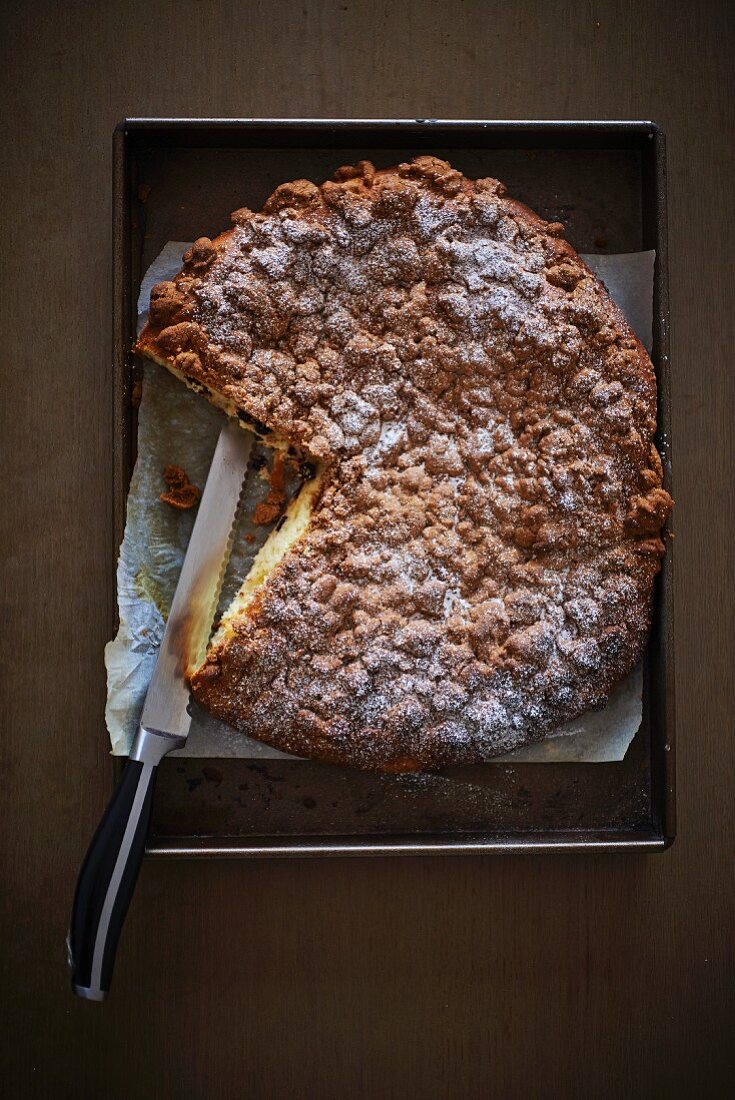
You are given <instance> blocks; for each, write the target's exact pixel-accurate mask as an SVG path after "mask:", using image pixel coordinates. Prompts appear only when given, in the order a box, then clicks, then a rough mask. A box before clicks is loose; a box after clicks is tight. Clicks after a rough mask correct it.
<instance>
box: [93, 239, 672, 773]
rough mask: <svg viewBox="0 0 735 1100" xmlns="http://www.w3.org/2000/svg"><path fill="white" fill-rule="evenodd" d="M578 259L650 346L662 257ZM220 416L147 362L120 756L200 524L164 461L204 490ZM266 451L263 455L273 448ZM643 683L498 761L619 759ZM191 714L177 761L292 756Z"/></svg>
mask: <svg viewBox="0 0 735 1100" xmlns="http://www.w3.org/2000/svg"><path fill="white" fill-rule="evenodd" d="M188 247H189V245H188V243H187V242H182V241H169V243H168V244H167V245H166V247H165V248H164V249H163V251H162V252H161V253H160V254H159V256H158V257H157V258H156V259H155V260H154V262H153V263H152V264H151V266H150V268H149V269H148V271H147V272H146V275H145V277H144V279H143V282H142V284H141V288H140V295H139V298H138V331H140V330H141V328H142V327H143V325H144V324H145V321H146V317H147V309H148V300H149V296H150V289H151V287H152V286H153V285H154V284H155V283H158V282H160V281H161V280H163V279H169V278H171V277H172V276H173V275H175V274H176V272H177V271H179V269H180V267H181V256H182V254H183V252H184V251H185V250H186V249H187V248H188ZM583 258H584V259H585V260H586V262H587V263H588V264H589V266H590V267H591V268H593V270H595V271H596V272H597V273H598V275H599V276H600V277H601V278H602V280H603V282H604V283H605V284H606V286H607V288H608V290H609V291H610V294H611V296H612V297H613V298H614V299H615V301H616V302H617V303H618V305H619V306H620V307H621V309H622V310H623V312H624V313H625V315H626V317H627V318H628V320H629V322H630V324H631V325H632V327H633V329H634V330H635V331H636V332H637V334H638V336H639V338H640V339H641V341H642V342H643V343H644V344H645V346H646V347H647V348H648V349H649V350H650V347H651V331H652V320H653V304H652V301H653V269H654V262H655V253H654V252H636V253H630V254H627V255H605V256H603V255H599V256H593V255H588V256H584V257H583ZM222 415H223V414H222V413H220V412H218V411H217V410H216V409H214V408H213V407H212V406H211V405H209V404H208V402H206V401H204V400H203V399H202V398H201V397H199V396H198V395H197V394H195V393H193V392H192V391H190V390H189V389H187V388H186V387H185V386H183V385H182V384H181V383H180V382H179V381H178V380H177V379H175V378H174V377H173V376H172V375H170V374H169V373H168V371H166V370H165V369H164V368H162V367H159V366H156V365H155V364H154V363H146V365H145V368H144V374H143V392H142V399H141V403H140V408H139V410H138V459H137V462H136V464H135V470H134V471H133V477H132V480H131V483H130V491H129V495H128V505H127V518H126V525H125V535H124V538H123V543H122V546H121V548H120V558H119V561H118V569H117V592H118V607H119V612H120V626H119V629H118V633H117V636H116V637H115V639H114V640H113V641H111V642H109V643H108V645H107V646H106V647H105V664H106V666H107V706H106V709H105V719H106V722H107V728H108V731H109V734H110V740H111V744H112V752H113V753H114V754H115V755H126V754H127V753H128V752H129V750H130V744H131V742H132V739H133V736H134V734H135V730H136V727H137V724H138V719H139V717H140V712H141V709H142V706H143V701H144V699H145V693H146V690H147V688H148V684H149V682H150V678H151V675H152V672H153V667H154V665H155V660H156V653H157V650H158V646H159V644H160V641H161V638H162V637H163V631H164V626H165V619H166V615H167V614H168V609H169V606H170V603H171V599H172V597H173V593H174V589H175V587H176V581H177V579H178V575H179V571H180V569H181V563H182V561H183V558H184V553H185V552H186V547H187V544H188V541H189V536H190V534H191V528H192V525H193V522H194V514H195V510H194V509H193V510H192V511H190V512H177V511H176V510H175V509H173V508H171V507H170V506H168V505H166V504H163V503H161V501H160V500H159V496H160V494H161V492H162V491H163V490H164V489H165V484H164V482H163V479H162V474H163V469H164V467H165V466H166V465H168V464H169V463H173V464H174V465H179V466H183V468H184V469H185V470H186V472H187V474H188V475H189V477H190V479H191V480H192V481H193V482H194V484H195V485H198V486H199V487H200V488H201V487H203V485H204V482H205V480H206V476H207V471H208V469H209V464H210V461H211V458H212V454H213V453H214V447H215V444H216V441H217V436H218V434H219V430H220V427H221V424H222ZM253 453H254V455H255V454H257V453H259V449H258V448H254V452H253ZM262 454H263V457H265V456H266V455H267V454H268V452H267V451H262ZM266 492H267V485H266V484H265V481H264V479H263V477H259V476H258V475H257V474H255V473H253V472H252V468H251V473H250V474H249V477H248V484H247V491H246V497H245V499H244V501H243V507H242V509H241V512H240V517H239V519H238V523H237V526H236V537H235V543H234V550H233V554H232V558H231V559H230V565H229V567H228V570H227V573H226V576H225V582H224V586H223V590H222V598H221V600H220V610H222V609H224V608H225V607H226V606H227V605H228V604H229V602H230V600H231V599H232V597H233V596H234V594H235V592H236V591H237V589H238V587H239V583H240V581H241V580H242V578H243V577H244V576H245V575H246V573H247V571H248V570H249V568H250V563H251V561H252V559H253V557H254V556H255V554H256V553H257V550H258V548H259V545H260V544H261V543H262V542H263V541H264V540H265V538H266V536H267V533H268V532H267V531H266V530H264V529H263V528H257V527H253V525H252V524H251V522H250V519H249V517H250V516H251V515H252V512H253V509H254V507H255V503H256V502H257V501H258V500H261V499H263V498H264V497H265V495H266ZM642 682H643V678H642V671H641V669H640V667H639V668H637V669H636V670H635V671H634V672H633V673H632V674H631V675H630V676H629V677H628V678H627V679H626V680H624V681H623V682H622V683H621V684H620V685H619V686H618V687H617V689H616V690H615V691H614V692H613V694H612V695H611V697H610V701H609V703H608V705H607V706H606V707H605V708H604V709H603V710H601V711H595V712H591V713H589V714H586V715H582V716H581V717H580V718H578V719H576V720H575V721H574V722H569V723H567V724H565V725H564V726H560V727H559V729H558V730H556V731H555V732H554V733H552V734H550V735H548V736H547V737H546V739H545V740H544V741H542V742H541V743H540V744H536V745H529V746H526V747H525V748H522V749H516V751H515V752H512V753H508V754H506V755H505V756H500V757H496V758H495V761H493V763H494V762H496V761H513V762H516V761H517V762H520V763H522V762H525V761H533V762H534V763H539V762H548V763H553V762H554V761H574V760H577V761H584V762H602V761H613V760H622V759H623V757H624V756H625V752H626V750H627V748H628V746H629V744H630V742H631V741H632V739H633V737H634V735H635V733H636V731H637V730H638V728H639V726H640V723H641V713H642V698H641V693H642ZM194 711H195V713H194V718H193V721H192V726H191V732H190V734H189V739H188V741H187V744H186V747H185V748H184V749H182V750H181V751H180V753H179V754H178V755H183V756H194V757H225V756H240V757H283V756H285V754H284V753H281V752H279V751H278V750H277V749H272V748H270V747H269V746H267V745H262V744H260V743H259V742H257V741H253V740H251V739H250V738H248V737H244V736H243V735H242V734H240V733H238V732H236V731H235V730H232V729H230V727H229V726H226V725H224V723H222V722H219V721H217V720H216V719H214V718H212V717H211V716H210V715H208V714H207V713H205V712H204V711H202V710H200V709H199V708H197V707H195V708H194ZM172 755H173V754H172Z"/></svg>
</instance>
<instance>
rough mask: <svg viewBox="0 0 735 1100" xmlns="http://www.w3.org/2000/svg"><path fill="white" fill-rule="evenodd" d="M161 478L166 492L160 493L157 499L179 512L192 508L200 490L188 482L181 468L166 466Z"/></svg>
mask: <svg viewBox="0 0 735 1100" xmlns="http://www.w3.org/2000/svg"><path fill="white" fill-rule="evenodd" d="M163 477H164V480H165V482H166V484H167V485H168V490H167V492H165V493H161V496H160V497H159V499H160V500H162V501H163V503H164V504H170V505H171V507H172V508H178V509H179V511H181V512H185V511H186V510H187V509H188V508H193V507H194V505H195V504H196V502H197V501H198V500H199V497H200V496H201V495H202V494H201V490H200V489H198V488H197V487H196V485H192V483H191V482H190V481H189V478H188V476H187V474H186V471H185V470H183V469H182V468H181V466H167V467H166V468H165V470H164V471H163Z"/></svg>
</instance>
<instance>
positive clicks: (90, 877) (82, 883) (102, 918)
mask: <svg viewBox="0 0 735 1100" xmlns="http://www.w3.org/2000/svg"><path fill="white" fill-rule="evenodd" d="M141 733H142V734H143V738H142V740H141ZM181 744H183V739H182V738H174V737H166V736H165V735H159V734H157V733H154V732H152V731H149V730H143V731H139V732H138V737H137V738H136V741H135V743H134V745H133V752H132V754H131V759H130V760H129V761H128V763H127V764H126V765H125V769H124V771H123V774H122V777H121V779H120V782H119V783H118V785H117V788H116V790H115V792H114V794H113V796H112V798H111V799H110V803H109V805H108V807H107V809H106V811H105V814H104V817H103V818H102V821H101V822H100V824H99V827H98V829H97V832H96V833H95V834H94V837H93V838H92V843H91V844H90V846H89V850H88V852H87V855H86V856H85V859H84V863H83V864H82V869H81V871H80V872H79V880H78V882H77V888H76V893H75V895H74V906H73V908H72V915H71V926H70V929H69V939H68V945H67V946H68V952H69V966H70V968H71V980H72V988H73V990H74V992H75V993H76V994H77V995H78V996H80V997H85V998H86V999H87V1000H90V1001H104V999H105V997H106V996H107V994H108V992H109V989H110V982H111V979H112V969H113V966H114V964H115V952H116V950H117V942H118V940H119V938H120V932H121V931H122V926H123V922H124V920H125V915H126V913H127V911H128V907H129V905H130V900H131V898H132V896H133V890H134V889H135V883H136V882H137V879H138V872H139V871H140V865H141V862H142V860H143V853H144V852H145V842H146V836H147V835H148V826H149V824H150V819H151V806H152V804H153V791H154V788H155V784H156V773H157V771H158V763H159V761H160V760H161V758H162V757H163V756H164V755H165V753H166V752H169V751H170V750H171V749H174V748H179V747H180V745H181ZM136 756H138V757H139V759H134V757H136Z"/></svg>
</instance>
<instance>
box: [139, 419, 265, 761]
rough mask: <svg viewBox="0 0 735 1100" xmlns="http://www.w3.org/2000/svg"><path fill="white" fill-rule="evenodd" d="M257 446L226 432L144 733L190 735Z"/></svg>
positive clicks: (232, 426)
mask: <svg viewBox="0 0 735 1100" xmlns="http://www.w3.org/2000/svg"><path fill="white" fill-rule="evenodd" d="M252 443H253V437H252V435H251V434H250V432H247V431H245V429H244V428H242V427H241V426H240V424H239V422H238V421H236V420H231V421H229V422H228V423H226V424H225V425H224V426H223V427H222V430H221V431H220V434H219V439H218V440H217V447H216V449H215V452H214V457H213V458H212V465H211V466H210V469H209V475H208V476H207V481H206V484H205V486H204V492H203V493H202V497H201V500H200V502H199V510H198V512H197V516H196V520H195V522H194V528H193V530H192V533H191V538H190V540H189V545H188V547H187V550H186V556H185V558H184V562H183V565H182V567H181V573H180V575H179V580H178V584H177V585H176V592H175V593H174V598H173V601H172V603H171V610H170V611H169V616H168V621H167V623H166V630H165V633H164V635H163V640H162V642H161V647H160V649H159V652H158V658H157V660H156V667H155V670H154V672H153V677H152V679H151V682H150V685H149V687H148V694H147V695H146V699H145V704H144V706H143V713H142V714H141V718H140V725H141V727H142V728H143V729H146V730H155V731H158V732H160V733H165V734H168V735H169V736H173V737H183V738H186V737H187V736H188V734H189V727H190V726H191V716H190V714H189V710H188V707H189V685H188V681H187V673H189V672H192V671H193V670H194V669H195V668H197V666H198V665H200V664H201V662H202V661H203V660H204V655H205V652H206V648H207V642H208V641H209V635H210V632H211V628H212V619H213V618H214V613H215V610H216V608H217V601H218V599H219V594H220V590H221V588H222V580H223V577H224V573H225V569H226V567H227V562H228V560H229V556H230V551H231V549H232V534H233V527H234V523H235V517H236V515H237V507H238V504H239V501H240V495H241V493H242V487H243V482H244V479H245V473H246V471H247V465H248V461H249V458H250V451H251V448H252ZM131 756H132V759H139V757H137V756H135V755H132V754H131Z"/></svg>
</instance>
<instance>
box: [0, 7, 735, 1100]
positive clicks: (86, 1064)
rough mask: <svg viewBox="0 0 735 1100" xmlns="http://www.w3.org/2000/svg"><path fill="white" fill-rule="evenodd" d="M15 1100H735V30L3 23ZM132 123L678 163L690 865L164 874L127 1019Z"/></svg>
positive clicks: (142, 936) (677, 375) (290, 15)
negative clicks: (637, 156) (526, 140)
mask: <svg viewBox="0 0 735 1100" xmlns="http://www.w3.org/2000/svg"><path fill="white" fill-rule="evenodd" d="M2 22H3V25H4V33H3V35H2V52H3V57H2V65H1V66H0V68H1V72H0V80H2V85H3V112H2V125H3V139H2V145H1V146H0V148H1V149H2V155H1V157H0V160H1V163H0V172H2V183H3V187H2V194H3V201H2V206H1V207H0V211H1V213H0V217H1V218H2V221H3V230H2V236H1V237H0V241H2V263H1V264H0V267H1V268H2V275H1V276H0V280H1V281H0V315H1V316H0V347H1V349H2V353H1V355H2V369H3V384H2V412H1V418H2V420H1V425H0V427H1V430H2V467H1V469H2V486H1V488H0V492H1V493H2V524H3V527H2V541H1V542H0V552H1V553H2V563H1V572H0V578H1V580H0V587H1V588H2V628H1V630H0V646H1V647H2V675H3V695H2V707H1V709H0V713H1V714H2V738H1V742H0V748H1V752H2V780H1V781H2V792H3V793H2V797H3V809H4V811H5V813H4V824H3V826H2V828H1V829H0V846H1V849H2V853H3V868H4V874H3V882H2V914H3V930H2V933H1V937H0V952H1V953H2V966H3V973H2V983H1V993H0V996H1V997H2V1003H3V1016H4V1019H3V1023H2V1028H1V1029H0V1045H1V1046H2V1048H3V1069H2V1072H1V1074H0V1081H2V1086H0V1087H1V1088H2V1091H3V1093H4V1095H6V1096H8V1097H11V1096H12V1097H23V1098H26V1097H36V1096H38V1097H74V1098H81V1100H83V1098H87V1097H89V1098H94V1100H98V1098H107V1097H121V1098H122V1097H126V1098H127V1097H145V1098H147V1097H155V1098H157V1100H158V1098H165V1097H204V1098H209V1097H217V1098H220V1097H221V1098H229V1097H237V1098H242V1097H248V1098H250V1097H253V1098H268V1100H270V1098H276V1100H280V1098H282V1097H283V1098H289V1097H304V1098H309V1100H311V1098H316V1100H322V1098H331V1097H334V1098H339V1100H349V1098H351V1097H357V1098H361V1097H367V1098H371V1100H372V1098H381V1100H382V1098H389V1097H406V1098H413V1097H417V1098H422V1100H423V1098H435V1097H436V1098H439V1097H441V1098H454V1097H457V1098H464V1097H467V1098H474V1097H478V1098H485V1097H491V1096H492V1097H503V1098H505V1097H516V1096H518V1097H547V1096H548V1097H565V1098H566V1097H595V1098H599V1097H638V1096H641V1097H658V1096H668V1097H670V1096H676V1097H679V1096H684V1097H690V1096H696V1097H712V1096H714V1097H716V1096H725V1095H729V1094H731V1092H730V1090H729V1089H728V1083H729V1084H730V1087H732V1075H733V1069H734V1068H735V1062H734V1057H733V1053H732V1049H733V1044H732V1031H733V1022H734V1014H733V986H734V979H735V966H734V958H733V914H734V907H733V859H732V846H733V826H734V825H735V767H734V765H735V753H734V751H733V748H734V746H733V735H734V731H733V640H734V633H735V632H734V629H733V626H734V623H733V595H732V586H733V583H734V582H735V577H734V570H733V552H732V536H733V506H734V496H733V488H732V480H733V473H734V472H735V471H734V469H733V465H734V464H733V443H732V433H731V428H730V425H731V421H732V416H733V399H734V398H735V392H734V391H735V369H734V366H733V352H732V345H733V313H732V282H733V274H734V273H733V264H732V256H733V243H734V241H733V203H732V195H733V168H734V167H735V165H734V164H733V144H732V110H733V96H732V90H733V89H732V82H733V76H732V73H733V68H732V51H733V45H734V44H735V43H734V36H733V5H732V4H729V3H727V2H722V3H715V2H705V0H700V2H697V3H690V4H686V3H681V2H676V0H668V2H664V0H661V2H649V3H646V2H633V0H630V2H627V3H626V2H622V0H609V2H604V0H586V2H584V0H577V2H574V0H554V2H553V3H551V2H543V0H540V2H532V0H505V2H504V3H490V2H487V3H482V2H479V0H477V2H475V0H466V2H464V3H462V2H461V0H454V2H441V0H416V2H413V0H411V2H408V0H405V2H402V0H387V2H386V0H372V2H370V3H363V2H357V0H343V2H341V3H340V2H331V0H329V2H327V0H324V2H321V3H319V2H315V0H301V2H298V3H288V2H278V0H273V2H272V3H271V4H268V3H266V2H265V0H261V2H260V3H250V2H241V3H236V2H232V3H215V2H213V0H201V2H195V0H134V2H130V3H119V2H107V3H104V4H103V3H97V2H89V3H71V4H69V3H68V2H64V3H41V2H37V3H33V2H30V3H28V2H25V3H10V2H7V0H5V2H4V3H3V4H2ZM125 115H191V116H212V115H222V116H227V115H263V116H268V115H271V116H279V115H281V116H336V117H339V116H363V117H371V116H372V117H376V116H378V117H380V116H382V117H390V116H409V117H410V116H413V115H419V116H436V117H440V116H444V117H449V118H451V117H464V118H654V119H655V120H656V121H658V122H659V123H660V124H661V125H662V126H663V127H664V128H665V129H666V131H667V133H668V137H669V154H670V159H669V164H670V176H669V181H670V193H669V194H670V227H671V255H672V262H671V304H672V334H673V348H672V360H673V403H674V430H675V436H676V453H677V459H678V466H677V470H676V471H675V473H676V496H677V510H676V523H675V527H676V537H677V543H676V549H677V557H676V605H677V626H676V649H677V691H678V743H679V755H678V762H679V763H678V777H679V838H678V840H677V841H676V843H675V845H674V847H673V848H672V849H671V851H669V852H667V853H665V854H664V855H658V856H651V857H644V856H635V855H610V856H605V857H601V856H600V857H591V856H580V857H574V856H568V857H541V858H531V857H518V858H509V857H495V858H453V859H396V860H363V861H346V860H336V861H333V862H328V861H308V862H275V861H259V862H249V863H248V862H208V863H207V862H199V863H186V862H178V863H177V862H166V861H158V862H149V863H147V864H146V865H145V866H144V869H143V873H142V878H141V883H140V889H139V892H138V894H137V896H136V898H135V900H134V903H133V906H132V909H131V913H130V917H129V922H128V926H127V928H126V931H125V935H124V939H123V942H122V944H121V948H120V953H119V957H118V966H117V974H116V981H115V987H114V993H113V996H112V997H111V999H110V1001H109V1002H108V1003H107V1004H106V1005H104V1006H99V1005H94V1004H88V1003H82V1002H79V1001H76V1000H74V999H73V998H72V996H71V994H70V992H69V989H68V979H67V975H66V972H65V965H64V946H63V942H64V934H65V930H66V924H67V919H68V911H69V906H70V902H71V896H72V891H73V887H74V881H75V875H76V871H77V867H78V863H79V860H80V858H81V856H82V854H83V851H84V848H85V846H86V844H87V841H88V840H89V837H90V834H91V831H92V829H93V828H94V826H95V824H96V822H97V819H98V817H99V815H100V812H101V810H102V804H103V782H102V776H103V771H104V764H105V753H106V743H105V736H104V730H103V724H102V711H103V702H104V671H103V664H102V647H103V645H104V643H105V642H106V641H107V639H108V636H109V632H110V627H111V618H110V617H111V608H110V596H109V592H110V583H109V582H110V573H111V570H112V568H113V559H112V551H111V547H110V544H109V530H110V499H111V463H110V446H111V438H112V424H111V401H110V387H111V334H110V296H111V288H110V282H111V280H110V269H111V257H110V209H111V207H110V136H111V132H112V129H113V126H114V124H115V123H116V122H117V121H118V120H119V119H121V118H122V117H124V116H125Z"/></svg>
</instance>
